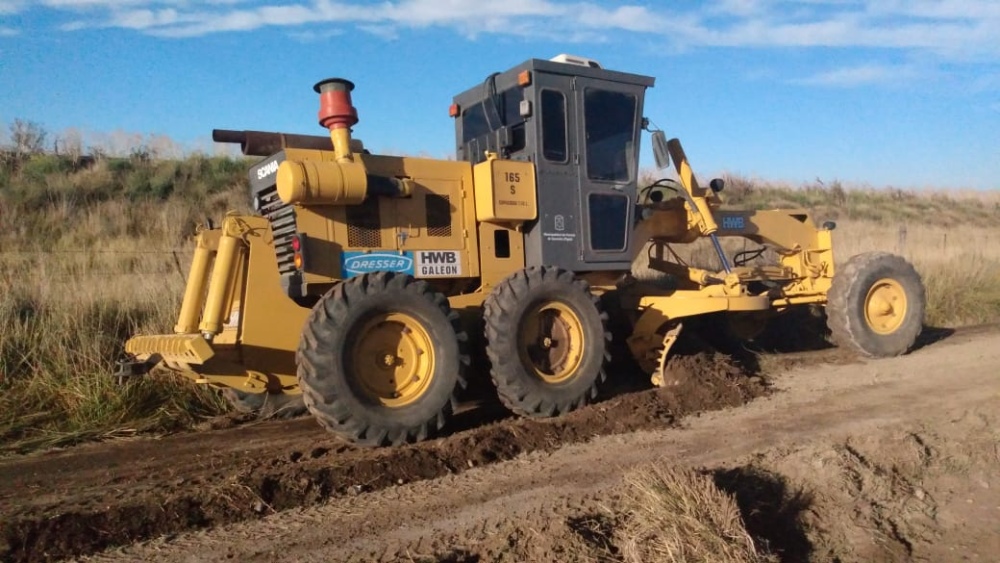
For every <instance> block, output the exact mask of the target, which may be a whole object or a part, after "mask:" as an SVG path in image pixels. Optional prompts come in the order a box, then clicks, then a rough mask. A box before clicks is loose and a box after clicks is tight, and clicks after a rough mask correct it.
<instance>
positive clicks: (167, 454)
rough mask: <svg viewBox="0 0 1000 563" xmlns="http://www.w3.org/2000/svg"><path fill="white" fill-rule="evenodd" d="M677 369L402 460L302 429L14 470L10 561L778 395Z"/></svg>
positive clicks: (719, 368)
mask: <svg viewBox="0 0 1000 563" xmlns="http://www.w3.org/2000/svg"><path fill="white" fill-rule="evenodd" d="M670 369H671V372H672V373H676V374H680V376H679V377H677V381H676V382H675V383H676V384H675V385H673V386H670V387H667V388H664V389H655V390H649V391H644V392H639V393H631V394H625V395H620V396H617V397H613V398H611V399H609V400H606V401H604V402H601V403H598V404H596V405H593V406H591V407H588V408H585V409H581V410H579V411H577V412H574V413H571V414H569V415H567V416H563V417H559V418H555V419H551V420H529V419H506V420H502V421H500V422H495V423H492V424H488V425H486V426H480V427H478V428H474V429H472V430H467V431H464V432H460V433H458V434H455V435H453V436H449V437H446V438H441V439H438V440H434V441H430V442H424V443H420V444H415V445H411V446H404V447H398V448H390V449H376V450H372V449H361V448H356V447H353V446H349V445H345V444H342V443H340V442H337V441H335V440H334V439H333V438H331V437H330V436H329V435H327V434H325V433H322V432H318V431H316V429H315V428H314V427H313V425H314V423H313V422H312V421H301V420H300V421H290V422H284V423H274V424H265V425H258V426H253V427H242V428H236V429H231V430H225V431H220V432H208V433H204V434H202V435H201V436H198V437H197V438H194V439H192V437H189V436H176V437H171V438H169V439H164V440H161V441H159V442H158V443H155V444H151V443H149V442H145V443H143V442H136V443H134V444H111V445H108V446H103V447H102V446H94V447H90V448H81V449H80V450H78V451H73V450H71V451H68V452H62V453H59V454H56V455H55V456H51V457H47V456H36V457H31V458H26V459H23V460H20V461H18V460H15V461H11V462H5V463H4V464H2V465H0V483H2V484H0V503H2V505H3V506H4V512H5V513H6V514H5V515H4V522H5V525H4V527H3V531H2V534H3V535H2V538H0V559H2V560H4V561H30V560H44V559H50V558H61V557H66V556H72V555H79V554H85V553H92V552H94V551H97V550H101V549H104V548H107V547H109V546H113V545H120V544H124V543H128V542H134V541H136V540H139V539H143V538H150V537H154V536H158V535H163V534H172V533H177V532H181V531H184V530H188V529H193V528H201V527H208V526H216V525H219V524H222V523H227V522H233V521H239V520H244V519H248V518H255V517H259V516H262V515H265V514H268V513H272V512H275V511H280V510H284V509H288V508H292V507H298V506H303V505H310V504H314V503H318V502H321V501H324V500H326V499H329V498H331V497H339V496H343V495H356V494H359V493H364V492H367V491H373V490H378V489H382V488H385V487H390V486H393V485H397V484H402V483H406V482H412V481H418V480H423V479H432V478H435V477H440V476H443V475H446V474H449V473H457V472H461V471H463V470H465V469H466V468H469V467H475V466H477V465H482V464H488V463H494V462H498V461H503V460H509V459H512V458H514V457H516V456H518V455H520V454H522V453H526V452H532V451H551V450H554V449H556V448H558V447H560V446H562V445H564V444H568V443H574V442H581V441H586V440H588V439H590V438H592V437H594V436H598V435H605V434H616V433H624V432H632V431H636V430H642V429H651V428H662V427H666V426H669V425H672V424H674V423H675V422H676V420H677V419H678V417H681V416H684V415H687V414H691V413H695V412H699V411H704V410H711V409H720V408H725V407H731V406H736V405H740V404H743V403H745V402H747V401H749V400H751V399H753V398H754V397H757V396H759V395H761V394H764V393H766V392H767V387H766V385H765V384H764V382H763V381H762V380H761V378H759V377H756V376H754V375H752V374H750V373H748V372H747V371H746V370H744V369H743V368H742V367H740V366H739V365H735V364H733V363H732V362H731V361H730V360H729V359H728V357H727V356H723V355H719V354H713V353H709V352H703V353H699V354H693V355H686V356H684V355H680V356H678V357H677V358H675V359H674V360H672V361H671V365H670ZM469 416H471V417H472V418H475V417H476V416H477V414H476V413H475V412H473V413H471V414H470V415H469ZM307 423H308V425H307ZM186 442H187V443H186ZM146 456H148V457H146ZM144 458H145V459H144ZM70 468H71V469H70Z"/></svg>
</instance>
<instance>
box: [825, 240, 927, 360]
mask: <svg viewBox="0 0 1000 563" xmlns="http://www.w3.org/2000/svg"><path fill="white" fill-rule="evenodd" d="M925 309H926V297H925V295H924V285H923V282H922V281H921V279H920V274H918V273H917V271H916V270H915V269H914V268H913V265H911V264H910V263H909V262H907V261H906V260H904V259H903V258H901V257H899V256H896V255H894V254H890V253H888V252H868V253H865V254H859V255H857V256H854V257H852V258H851V259H850V260H848V261H847V263H846V264H845V265H844V266H843V267H841V268H840V269H839V270H838V271H837V272H836V273H835V274H834V276H833V284H832V286H831V287H830V293H829V295H828V296H827V306H826V312H827V326H828V327H829V328H830V337H831V339H832V340H833V342H834V344H836V345H837V346H842V347H847V348H851V349H853V350H855V351H857V352H860V353H861V354H864V355H866V356H870V357H889V356H898V355H900V354H903V353H905V352H906V351H908V350H909V349H910V348H911V347H912V346H913V344H914V342H916V340H917V336H918V335H919V334H920V331H921V330H922V329H923V323H924V310H925Z"/></svg>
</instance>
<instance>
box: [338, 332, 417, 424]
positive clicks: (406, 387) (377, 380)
mask: <svg viewBox="0 0 1000 563" xmlns="http://www.w3.org/2000/svg"><path fill="white" fill-rule="evenodd" d="M350 353H351V356H350V360H351V361H350V364H349V365H350V368H351V372H352V373H353V375H354V377H355V378H356V381H357V382H358V385H359V386H360V388H361V390H362V391H363V392H364V393H365V394H366V395H368V397H369V398H370V399H372V400H373V401H375V402H377V403H380V404H382V405H385V406H387V407H402V406H406V405H409V404H412V403H413V402H415V401H417V400H418V399H420V397H422V396H423V394H424V393H425V392H426V391H427V388H428V387H429V386H430V384H431V380H432V379H433V377H434V347H433V343H432V341H431V337H430V334H428V333H427V331H426V330H425V329H424V327H423V325H421V324H420V322H419V321H417V319H415V318H413V317H412V316H410V315H407V314H405V313H386V314H380V315H376V316H375V317H373V318H371V319H369V320H368V321H367V322H365V323H364V325H362V326H361V327H360V328H359V329H358V330H357V331H356V333H355V339H354V345H353V346H352V347H351V352H350Z"/></svg>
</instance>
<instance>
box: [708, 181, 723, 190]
mask: <svg viewBox="0 0 1000 563" xmlns="http://www.w3.org/2000/svg"><path fill="white" fill-rule="evenodd" d="M708 187H709V188H711V189H712V191H713V192H715V193H719V192H721V191H722V190H724V189H725V188H726V182H725V181H724V180H723V179H722V178H716V179H714V180H712V181H711V182H709V183H708Z"/></svg>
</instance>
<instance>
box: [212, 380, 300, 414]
mask: <svg viewBox="0 0 1000 563" xmlns="http://www.w3.org/2000/svg"><path fill="white" fill-rule="evenodd" d="M220 393H221V394H222V396H223V398H225V399H226V401H227V402H228V403H229V404H230V405H232V407H233V410H235V411H237V412H241V413H244V414H252V415H253V416H254V417H256V418H259V419H270V418H278V419H286V418H295V417H298V416H302V415H304V414H305V413H306V412H308V410H307V409H306V404H305V401H303V399H302V395H288V394H285V393H247V392H245V391H239V390H237V389H233V388H232V387H224V388H223V389H221V390H220Z"/></svg>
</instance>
